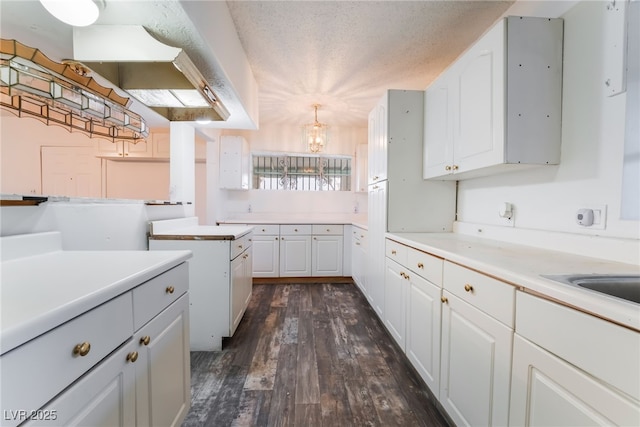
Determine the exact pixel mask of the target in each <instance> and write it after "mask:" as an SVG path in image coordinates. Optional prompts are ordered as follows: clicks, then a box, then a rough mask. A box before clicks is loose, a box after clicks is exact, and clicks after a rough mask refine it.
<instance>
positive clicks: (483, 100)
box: [453, 20, 505, 173]
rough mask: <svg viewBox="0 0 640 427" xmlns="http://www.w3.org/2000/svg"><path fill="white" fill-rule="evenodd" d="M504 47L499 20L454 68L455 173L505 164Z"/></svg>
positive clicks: (503, 35)
mask: <svg viewBox="0 0 640 427" xmlns="http://www.w3.org/2000/svg"><path fill="white" fill-rule="evenodd" d="M504 43H505V21H504V20H501V21H500V22H499V23H498V24H496V26H495V27H493V28H492V29H491V30H490V31H489V32H488V33H487V34H486V35H485V36H484V37H482V39H480V40H479V41H478V42H477V43H476V44H475V45H474V46H473V47H472V48H471V49H470V50H469V51H467V52H466V53H465V54H464V55H463V56H462V57H461V58H460V59H459V60H458V61H457V62H456V64H455V66H454V67H453V70H454V74H455V75H456V77H457V86H456V87H455V88H454V92H453V96H454V98H453V99H455V100H456V101H457V103H454V110H455V111H456V113H454V115H453V117H454V118H455V119H454V120H455V121H454V129H455V131H454V133H453V145H454V156H453V157H454V165H453V168H455V170H456V173H459V172H465V171H468V170H474V169H480V168H482V167H485V166H489V165H494V164H497V163H501V162H503V161H504V107H505V105H504V60H505V57H504Z"/></svg>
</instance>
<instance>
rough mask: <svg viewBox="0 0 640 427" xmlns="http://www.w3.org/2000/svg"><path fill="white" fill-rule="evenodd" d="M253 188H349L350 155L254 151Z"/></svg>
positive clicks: (344, 189) (321, 189)
mask: <svg viewBox="0 0 640 427" xmlns="http://www.w3.org/2000/svg"><path fill="white" fill-rule="evenodd" d="M252 157H253V159H252V177H253V179H252V180H253V184H252V188H253V189H256V190H298V191H351V160H352V159H351V157H349V156H326V155H295V154H254V155H253V156H252Z"/></svg>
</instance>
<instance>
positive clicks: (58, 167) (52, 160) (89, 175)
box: [40, 147, 102, 198]
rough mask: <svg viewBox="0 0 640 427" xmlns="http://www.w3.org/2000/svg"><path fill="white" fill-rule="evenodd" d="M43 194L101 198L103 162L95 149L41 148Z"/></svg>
mask: <svg viewBox="0 0 640 427" xmlns="http://www.w3.org/2000/svg"><path fill="white" fill-rule="evenodd" d="M40 151H41V156H42V194H47V195H57V196H68V197H96V198H98V197H101V194H102V193H101V191H102V189H101V183H102V176H101V170H102V169H101V160H100V159H99V158H97V157H95V152H94V148H93V147H41V148H40Z"/></svg>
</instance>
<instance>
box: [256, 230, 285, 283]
mask: <svg viewBox="0 0 640 427" xmlns="http://www.w3.org/2000/svg"><path fill="white" fill-rule="evenodd" d="M252 247H253V277H278V275H279V273H280V241H279V239H278V236H265V235H259V234H254V235H253V245H252Z"/></svg>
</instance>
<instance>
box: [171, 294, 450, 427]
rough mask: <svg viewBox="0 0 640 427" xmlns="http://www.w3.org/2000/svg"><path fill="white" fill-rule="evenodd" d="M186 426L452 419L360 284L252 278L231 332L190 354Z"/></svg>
mask: <svg viewBox="0 0 640 427" xmlns="http://www.w3.org/2000/svg"><path fill="white" fill-rule="evenodd" d="M191 396H192V399H191V401H192V408H191V410H190V412H189V413H188V415H187V417H186V419H185V421H184V423H183V426H216V427H221V426H341V427H342V426H403V427H404V426H436V427H438V426H448V423H447V420H445V418H443V416H442V415H441V413H440V412H439V411H438V410H437V409H436V404H435V399H434V398H433V396H432V395H431V393H430V392H429V390H428V389H427V387H426V385H425V384H424V382H423V381H422V379H421V378H419V376H418V374H417V373H416V372H415V370H414V369H413V367H412V366H411V365H410V363H409V362H408V360H407V359H406V357H405V355H404V354H403V352H402V351H401V350H400V348H399V347H398V346H397V345H396V344H395V342H394V341H393V339H392V338H391V336H390V335H389V334H388V333H387V332H386V330H385V328H384V326H383V325H382V324H381V323H380V321H379V320H378V318H377V317H376V315H375V314H374V312H373V310H372V309H371V308H370V306H369V305H368V303H367V302H366V300H365V298H364V296H363V295H362V293H361V292H360V291H359V289H358V288H357V287H356V286H355V285H353V284H348V283H331V284H327V283H324V284H292V283H287V284H275V285H274V284H254V287H253V296H252V298H251V302H250V304H249V307H248V308H247V311H246V313H245V315H244V318H243V320H242V322H241V323H240V325H239V326H238V329H237V331H236V333H235V335H234V336H233V338H230V339H227V340H225V342H224V345H223V350H222V351H219V352H192V353H191Z"/></svg>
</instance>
